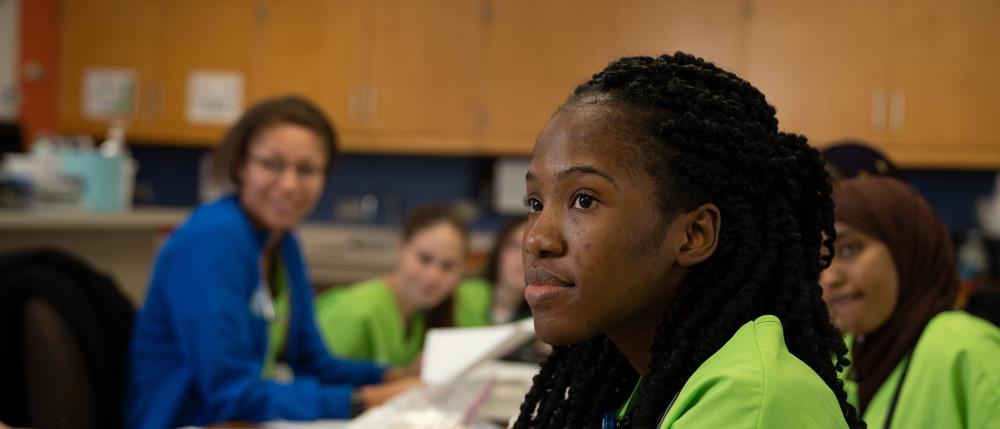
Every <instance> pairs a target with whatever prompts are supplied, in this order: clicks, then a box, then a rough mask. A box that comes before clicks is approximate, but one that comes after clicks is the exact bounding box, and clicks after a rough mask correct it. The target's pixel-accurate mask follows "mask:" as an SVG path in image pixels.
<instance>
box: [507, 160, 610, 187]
mask: <svg viewBox="0 0 1000 429" xmlns="http://www.w3.org/2000/svg"><path fill="white" fill-rule="evenodd" d="M577 174H593V175H597V176H600V177H602V178H604V180H607V181H608V183H611V185H612V186H614V187H615V189H618V184H617V183H615V179H612V178H611V176H610V175H608V174H607V173H605V172H603V171H601V170H600V169H598V168H596V167H592V166H589V165H578V166H573V167H569V168H567V169H565V170H563V171H560V172H559V173H557V174H556V178H557V179H562V178H565V177H566V176H572V175H577ZM524 180H526V181H529V182H532V181H534V180H535V175H534V174H532V173H531V171H528V173H527V174H525V175H524Z"/></svg>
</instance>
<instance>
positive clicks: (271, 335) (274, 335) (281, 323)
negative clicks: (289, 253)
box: [261, 258, 291, 379]
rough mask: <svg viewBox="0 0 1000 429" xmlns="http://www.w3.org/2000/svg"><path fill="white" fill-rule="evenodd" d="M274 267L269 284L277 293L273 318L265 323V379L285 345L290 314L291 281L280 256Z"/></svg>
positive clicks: (272, 374) (271, 372)
mask: <svg viewBox="0 0 1000 429" xmlns="http://www.w3.org/2000/svg"><path fill="white" fill-rule="evenodd" d="M274 268H275V270H276V273H275V280H276V281H275V282H274V284H272V285H271V288H272V290H274V291H276V292H277V295H276V296H275V297H274V319H273V320H271V321H269V322H268V324H267V354H266V355H265V361H264V367H263V370H262V374H261V375H262V376H263V377H264V378H267V379H270V378H272V377H273V376H274V364H275V363H276V362H277V361H278V352H279V351H281V349H282V348H284V346H285V340H286V338H287V337H288V318H289V316H290V315H291V311H290V308H289V290H290V289H291V286H290V285H291V283H290V282H289V280H288V273H287V272H286V271H285V264H284V263H283V262H282V261H281V258H276V259H275V266H274Z"/></svg>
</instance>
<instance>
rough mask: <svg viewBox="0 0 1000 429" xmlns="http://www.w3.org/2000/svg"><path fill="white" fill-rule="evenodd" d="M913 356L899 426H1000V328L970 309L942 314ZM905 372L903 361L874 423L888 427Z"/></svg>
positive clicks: (869, 412)
mask: <svg viewBox="0 0 1000 429" xmlns="http://www.w3.org/2000/svg"><path fill="white" fill-rule="evenodd" d="M911 359H912V360H913V362H912V363H911V364H910V369H909V372H908V373H907V375H906V379H905V380H904V381H903V388H902V390H901V391H900V394H899V399H898V402H897V404H896V410H895V412H894V413H893V418H892V427H893V428H910V427H928V428H987V429H996V428H1000V387H998V386H1000V364H998V363H997V362H1000V328H997V327H996V326H995V325H993V324H992V323H990V322H988V321H986V320H983V319H980V318H978V317H975V316H971V315H969V314H966V313H964V312H960V311H949V312H945V313H941V314H939V315H938V316H936V317H935V318H934V319H932V320H931V322H930V323H928V324H927V327H926V328H925V329H924V332H923V334H922V335H921V337H920V340H919V341H918V342H917V346H916V348H915V349H914V352H913V354H912V356H911ZM904 362H905V361H904ZM901 373H902V363H901V364H900V365H899V366H898V367H897V368H896V369H895V370H894V371H893V373H892V374H891V375H890V376H889V377H888V378H887V379H886V381H885V382H884V383H883V384H882V386H881V387H880V388H879V390H878V392H876V393H875V396H874V397H872V400H871V401H870V403H869V405H868V409H866V410H865V414H864V420H865V422H866V423H867V424H868V427H871V428H881V427H883V426H884V422H885V417H886V414H888V411H889V403H890V402H891V401H892V395H893V393H894V391H895V389H896V386H897V384H898V383H899V378H900V375H901Z"/></svg>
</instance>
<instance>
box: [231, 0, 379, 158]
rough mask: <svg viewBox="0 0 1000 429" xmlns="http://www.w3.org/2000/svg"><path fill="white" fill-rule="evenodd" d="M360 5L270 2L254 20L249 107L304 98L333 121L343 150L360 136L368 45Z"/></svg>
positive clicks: (357, 0)
mask: <svg viewBox="0 0 1000 429" xmlns="http://www.w3.org/2000/svg"><path fill="white" fill-rule="evenodd" d="M366 5H367V2H366V1H364V0H347V1H335V2H332V1H326V0H295V1H290V0H268V1H267V2H266V6H265V9H264V10H263V11H262V15H261V16H260V17H259V19H258V26H257V32H256V36H255V38H254V43H253V46H254V53H253V61H252V67H251V69H250V81H251V82H253V84H252V85H251V87H250V93H249V99H250V100H251V103H252V102H254V101H258V100H260V99H263V98H266V97H274V96H280V95H288V94H298V95H302V96H305V97H306V98H308V99H309V100H311V101H313V102H314V103H316V104H317V105H318V106H319V107H320V108H322V109H323V111H324V112H326V114H327V115H329V116H330V118H331V119H332V120H333V123H334V126H335V127H336V128H337V131H338V132H339V133H340V134H341V137H342V140H344V144H345V146H346V147H345V148H347V149H349V148H350V145H351V144H352V143H354V142H355V141H356V134H357V133H358V132H359V131H364V128H365V127H366V126H367V117H366V116H365V112H364V110H363V109H364V107H365V106H364V105H362V104H361V103H363V102H364V100H361V99H360V98H361V97H363V96H364V95H365V92H364V88H365V87H364V85H365V82H366V78H365V76H364V72H365V70H366V69H367V68H366V65H365V63H364V61H365V59H366V48H367V46H366V44H365V43H366V39H365V36H366V35H367V32H368V30H370V21H371V19H370V18H371V17H370V12H371V10H370V8H369V7H366Z"/></svg>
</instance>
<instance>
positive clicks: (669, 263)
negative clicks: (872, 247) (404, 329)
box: [514, 53, 861, 428]
mask: <svg viewBox="0 0 1000 429" xmlns="http://www.w3.org/2000/svg"><path fill="white" fill-rule="evenodd" d="M777 125H778V124H777V120H776V119H775V116H774V108H773V107H771V106H769V105H768V104H767V102H766V101H765V99H764V96H763V95H762V94H761V93H760V92H759V91H757V90H756V89H755V88H754V87H753V86H751V85H750V84H749V83H747V82H745V81H743V80H741V79H740V78H739V77H737V76H736V75H734V74H732V73H729V72H726V71H723V70H721V69H719V68H717V67H716V66H714V65H712V64H710V63H708V62H705V61H704V60H702V59H700V58H695V57H692V56H690V55H687V54H683V53H677V54H675V55H672V56H671V55H663V56H660V57H658V58H650V57H631V58H622V59H619V60H617V61H615V62H613V63H612V64H610V65H609V66H608V67H607V68H606V69H604V70H603V71H601V72H600V73H598V74H596V75H594V77H593V79H591V80H590V81H589V82H586V83H584V84H582V85H580V86H579V87H577V89H576V91H575V92H574V93H573V95H572V96H571V97H570V98H569V100H568V101H566V103H565V104H564V105H563V106H561V107H560V108H559V109H558V111H557V112H556V113H555V115H554V116H553V117H552V119H551V120H550V121H549V123H548V124H547V125H546V126H545V128H544V129H543V130H542V131H541V133H540V135H539V137H538V140H537V142H536V145H535V150H534V154H533V157H532V160H531V166H530V168H529V172H528V174H527V177H526V179H527V195H526V199H525V202H526V204H527V206H528V208H529V211H530V215H529V220H528V225H527V227H526V231H525V236H524V265H525V270H526V271H525V277H526V280H527V283H528V286H527V288H526V290H525V297H526V299H527V300H528V302H529V304H530V305H531V308H532V312H533V314H534V318H535V329H536V331H537V333H538V335H539V337H541V338H542V340H544V341H546V342H548V343H551V344H553V345H555V346H556V347H555V350H554V352H553V354H552V355H551V356H550V357H549V359H548V360H547V361H546V362H544V363H543V364H542V366H541V370H540V372H539V373H538V375H536V376H535V379H534V384H533V386H532V388H531V390H530V392H529V393H528V394H527V395H526V397H525V400H524V403H523V404H522V406H521V413H520V416H519V417H518V419H517V421H516V423H515V424H514V427H515V428H583V427H588V428H604V427H634V428H652V427H659V428H723V427H724V428H765V427H766V428H844V427H861V423H860V421H859V419H858V417H857V415H856V413H855V411H854V408H853V407H852V406H850V405H849V404H848V402H847V396H846V394H845V393H844V389H843V384H842V383H841V381H839V380H838V378H837V371H838V369H841V368H843V367H844V366H845V365H846V364H847V361H846V359H845V357H844V356H845V353H846V351H847V349H846V347H845V345H844V342H843V340H842V339H841V336H840V334H839V333H838V332H837V330H836V328H835V327H834V326H833V325H832V324H831V323H830V316H829V314H828V313H827V310H826V307H825V305H824V303H823V300H822V297H821V294H822V293H821V289H820V286H819V284H818V277H819V273H820V270H822V269H823V268H824V266H825V265H826V264H827V263H828V262H829V254H830V253H829V252H830V249H831V242H830V241H829V240H826V241H824V234H826V236H828V237H833V236H834V229H833V204H832V202H831V200H830V192H831V187H830V178H829V175H828V174H827V172H826V170H825V169H824V166H823V162H822V161H821V160H820V157H819V153H818V152H817V151H816V150H814V149H813V148H811V147H809V146H808V145H807V144H806V140H805V138H803V137H801V136H797V135H792V134H785V133H782V132H779V131H778V127H777Z"/></svg>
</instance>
